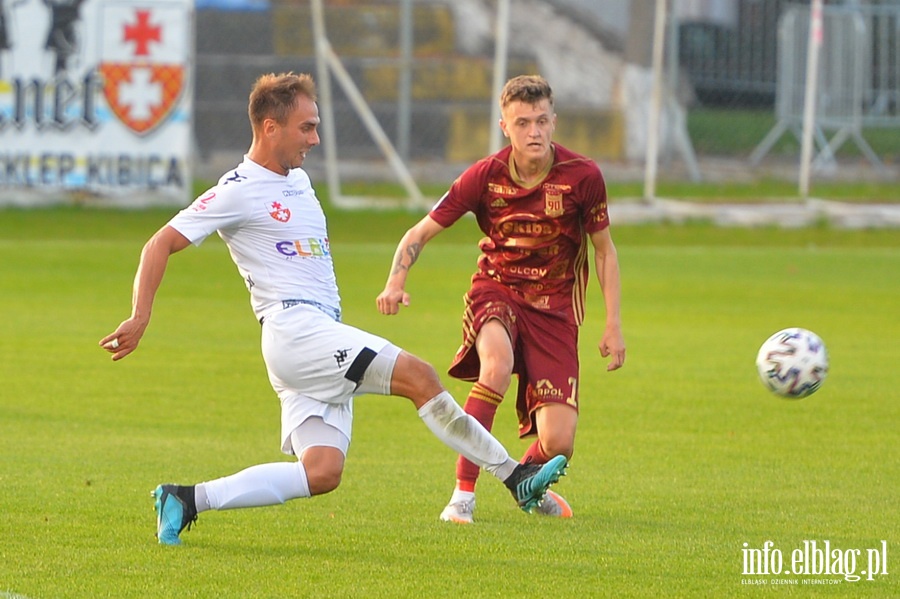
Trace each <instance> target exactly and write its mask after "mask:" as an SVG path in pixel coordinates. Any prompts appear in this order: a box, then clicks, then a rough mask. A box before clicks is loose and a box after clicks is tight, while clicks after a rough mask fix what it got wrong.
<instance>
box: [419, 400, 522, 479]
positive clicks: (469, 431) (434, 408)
mask: <svg viewBox="0 0 900 599" xmlns="http://www.w3.org/2000/svg"><path fill="white" fill-rule="evenodd" d="M419 417H420V418H421V419H422V420H423V421H424V422H425V424H426V425H427V426H428V428H429V429H431V432H432V433H434V434H435V435H436V436H437V438H438V439H440V440H441V441H443V442H444V444H445V445H447V446H449V447H450V448H451V449H453V450H454V451H456V453H458V454H460V455H462V456H463V457H464V458H466V459H467V460H469V461H470V462H472V463H474V464H478V465H479V466H481V467H482V468H484V469H485V470H487V471H488V472H490V473H491V474H493V475H494V476H496V477H497V478H499V479H500V480H506V479H507V478H509V475H510V474H512V471H513V470H515V468H516V466H518V464H519V463H518V462H516V461H515V460H513V459H512V458H510V457H509V453H508V452H507V451H506V449H505V448H504V447H503V445H501V444H500V442H499V441H497V439H495V438H494V436H493V435H491V433H489V432H488V431H487V429H485V428H484V427H483V426H482V425H481V423H480V422H478V421H477V420H475V419H474V418H472V417H471V416H470V415H468V414H466V413H465V412H463V410H462V408H460V407H459V404H458V403H456V400H454V399H453V396H451V395H450V393H448V392H447V391H442V392H441V393H440V394H438V395H436V396H435V397H432V398H431V399H429V400H428V401H427V402H425V404H424V405H423V406H422V407H421V408H419Z"/></svg>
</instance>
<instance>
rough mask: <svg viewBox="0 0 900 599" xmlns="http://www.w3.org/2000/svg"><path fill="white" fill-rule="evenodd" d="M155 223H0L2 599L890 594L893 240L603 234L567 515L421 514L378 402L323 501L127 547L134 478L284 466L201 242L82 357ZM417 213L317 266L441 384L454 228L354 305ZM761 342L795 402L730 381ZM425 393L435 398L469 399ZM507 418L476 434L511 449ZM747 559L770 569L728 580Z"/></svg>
mask: <svg viewBox="0 0 900 599" xmlns="http://www.w3.org/2000/svg"><path fill="white" fill-rule="evenodd" d="M170 212H171V211H169V212H167V211H164V210H152V211H143V212H112V211H99V210H98V211H94V210H78V209H54V210H38V211H31V212H23V211H16V210H7V211H3V212H0V264H2V267H0V271H2V277H0V313H2V314H3V318H2V320H0V382H2V385H0V414H2V418H0V459H2V463H3V468H2V470H0V482H2V483H3V484H2V487H0V488H2V493H0V530H2V532H3V536H2V542H0V598H3V599H7V598H11V597H24V598H28V599H50V598H60V599H62V598H70V597H71V598H83V597H116V598H131V597H148V596H151V597H152V596H162V595H174V596H184V597H240V598H256V597H260V598H262V597H266V598H269V597H317V598H318V597H322V598H325V597H410V596H416V597H507V596H534V597H539V596H547V597H549V596H553V597H573V598H574V597H578V598H582V597H731V596H753V597H756V596H761V597H767V596H772V595H774V594H777V595H778V596H802V597H819V596H821V597H835V596H854V597H855V596H860V597H891V596H898V595H900V569H898V568H900V562H898V560H897V556H898V555H900V546H898V542H900V514H898V510H897V491H898V488H900V444H898V433H897V430H898V425H897V423H898V416H900V403H898V402H900V395H898V393H900V392H898V389H900V375H898V369H897V364H898V363H900V344H898V341H897V340H898V339H900V318H898V315H900V312H898V308H897V298H898V297H900V235H898V234H897V232H896V231H855V232H854V231H836V230H830V229H826V228H810V229H803V230H799V231H793V230H780V229H753V230H733V229H716V228H712V227H709V226H705V225H686V226H683V227H669V226H660V225H654V226H639V227H615V225H614V229H613V236H614V239H615V240H616V242H617V245H618V248H619V252H620V261H621V266H622V277H623V320H624V328H625V336H626V341H627V343H628V357H627V360H626V365H625V368H624V369H622V370H621V371H619V372H616V373H607V372H605V360H603V359H601V358H600V356H599V354H598V352H597V350H596V349H595V348H596V343H597V341H598V340H599V336H600V331H601V325H602V322H603V314H602V303H601V301H600V293H599V287H598V285H597V283H596V281H595V280H592V283H591V287H590V290H589V317H588V322H587V323H586V325H585V326H584V327H583V329H582V335H581V348H580V350H581V360H582V381H581V399H582V412H581V420H580V427H579V433H578V442H577V448H576V455H575V457H574V459H573V461H572V465H571V468H570V476H568V477H566V478H564V479H563V480H562V481H561V482H560V484H559V485H558V486H557V487H556V488H557V489H558V491H559V492H561V493H562V494H564V495H565V496H566V497H567V498H568V499H569V501H570V502H571V503H572V505H573V508H574V510H575V514H576V517H575V518H574V519H572V520H570V521H553V520H550V519H542V518H540V517H537V516H529V515H526V514H523V513H521V512H519V511H518V510H517V509H515V507H514V505H513V502H512V500H511V498H510V497H509V495H508V492H507V491H506V490H505V489H504V488H503V487H502V485H500V484H499V483H498V482H497V481H495V480H493V479H492V478H491V477H490V476H484V477H482V481H481V483H480V484H479V495H478V510H477V512H476V517H477V524H476V525H474V526H470V527H459V526H453V525H449V524H446V523H442V522H439V521H438V518H437V516H438V514H439V512H440V510H441V509H442V507H443V506H444V504H445V502H446V500H447V498H448V497H449V494H450V491H451V489H452V486H453V473H454V471H453V468H454V459H455V456H454V455H453V454H452V453H451V451H450V450H448V449H447V448H445V447H444V446H443V445H441V444H440V443H439V442H438V441H437V440H436V439H435V438H434V437H432V436H431V435H430V434H429V433H428V431H427V430H426V428H425V427H424V426H423V425H422V424H421V422H420V421H419V419H418V418H417V416H416V414H415V412H414V411H413V410H412V409H411V406H410V405H409V404H408V402H407V401H406V400H401V399H398V398H381V397H372V396H369V397H362V398H359V399H358V400H357V402H356V423H355V427H354V439H353V444H352V446H351V450H350V455H349V459H348V463H347V468H346V472H345V475H344V480H343V484H342V485H341V487H340V488H339V489H338V490H337V491H336V492H334V493H332V494H329V495H325V496H321V497H316V498H313V499H310V500H297V501H294V502H290V503H288V504H286V505H284V506H279V507H274V508H265V509H251V510H238V511H230V512H218V513H207V514H203V515H201V518H200V520H199V522H198V523H197V524H196V525H195V526H194V528H193V530H191V531H190V532H186V533H184V535H183V538H184V542H185V544H184V545H183V546H182V547H178V548H169V547H160V546H158V545H157V544H156V541H155V539H154V536H153V535H154V531H155V518H154V513H153V509H152V500H151V498H150V495H149V493H150V491H151V490H152V489H153V488H154V487H155V486H156V485H157V484H158V483H160V482H168V481H174V482H196V481H200V480H207V479H210V478H215V477H217V476H220V475H225V474H230V473H232V472H235V471H237V470H239V469H242V468H244V467H245V466H248V465H251V464H255V463H260V462H266V461H275V460H281V459H286V458H285V456H282V455H281V454H280V453H279V451H278V447H279V439H278V435H279V431H278V428H279V426H278V402H277V399H276V398H275V396H274V393H273V392H272V391H271V389H270V388H269V385H268V383H267V381H266V376H265V368H264V366H263V363H262V359H261V357H260V355H259V348H258V343H259V330H258V329H259V326H258V324H257V323H256V322H255V320H254V319H253V316H252V314H251V312H250V309H249V305H248V298H247V295H246V291H245V290H244V288H243V285H242V282H241V280H240V278H239V277H238V275H237V273H236V270H235V269H234V266H233V265H232V264H231V261H230V260H229V258H228V256H227V253H226V251H225V248H224V246H223V245H222V244H221V243H220V242H219V241H217V240H213V239H211V240H209V241H208V242H206V243H205V244H204V245H203V246H202V247H200V248H199V249H194V248H191V249H188V250H186V251H185V252H182V253H181V254H179V255H177V256H175V257H174V258H173V259H172V261H171V262H170V266H169V272H168V275H167V278H166V280H165V281H164V283H163V287H162V289H161V290H160V293H159V296H158V298H157V304H156V307H155V310H154V316H153V321H152V323H151V325H150V328H149V329H148V331H147V334H146V336H145V338H144V341H143V343H142V345H141V347H140V348H139V349H138V351H137V352H136V353H135V354H133V355H131V356H129V357H128V358H126V359H125V360H124V361H122V362H120V363H115V364H114V363H112V362H111V361H110V360H109V358H108V356H107V354H106V353H105V352H103V351H101V350H100V349H99V348H98V347H97V341H98V340H99V339H100V337H102V336H103V335H104V334H106V333H107V332H109V331H111V330H113V328H114V327H115V326H116V325H117V324H118V323H119V322H120V321H121V320H122V319H123V318H125V317H126V316H127V315H128V313H129V310H130V294H131V291H130V287H131V281H132V277H133V274H134V269H135V266H136V264H137V259H138V253H139V251H140V248H141V246H142V244H143V242H144V241H145V239H146V238H147V237H148V236H149V235H150V234H151V233H152V232H153V231H154V230H156V228H158V227H159V226H160V225H161V224H162V223H164V222H165V220H166V219H167V218H168V216H169V214H170ZM415 218H416V217H415V216H412V215H410V214H406V213H400V212H398V213H378V214H373V213H362V214H344V213H337V212H331V213H330V217H329V221H330V228H331V237H332V249H333V252H334V256H335V262H336V267H337V273H338V279H339V282H340V284H341V290H342V295H343V299H344V308H345V320H346V321H347V322H349V323H351V324H354V325H357V326H360V327H362V328H366V329H368V330H371V331H373V332H376V333H379V334H382V335H385V336H386V337H388V338H390V339H392V340H393V341H394V342H396V343H397V344H399V345H401V346H403V347H405V348H407V349H409V350H411V351H413V352H415V353H417V354H419V355H421V356H423V357H425V358H426V359H428V360H430V361H432V362H433V363H434V364H436V365H437V367H438V369H439V370H440V371H443V370H444V368H445V367H446V365H447V363H448V362H449V360H450V358H451V356H452V354H453V352H454V351H455V349H456V347H457V345H458V343H459V339H460V332H459V321H460V316H461V311H462V301H461V297H462V294H463V293H464V292H465V290H466V287H467V283H468V279H469V276H470V275H471V272H472V271H473V268H474V260H475V257H476V251H475V247H474V242H475V240H476V239H477V237H478V236H477V234H476V233H475V232H474V228H475V227H474V223H472V222H463V223H460V224H459V225H458V226H457V227H455V228H454V229H451V230H449V231H447V233H445V234H444V235H442V236H441V237H439V238H438V239H436V240H435V241H433V242H432V243H431V244H430V245H429V247H428V248H427V249H426V251H425V252H424V253H423V256H422V258H421V259H420V261H419V263H418V264H417V265H416V268H415V271H414V273H413V275H412V277H411V281H410V285H409V291H410V292H411V293H412V298H413V304H412V306H411V307H410V308H408V309H405V310H403V311H402V313H401V314H400V315H399V316H396V317H392V318H388V317H384V316H381V315H379V314H377V312H376V310H375V305H374V299H375V296H376V295H377V293H378V292H379V291H380V290H381V288H382V285H383V282H384V278H385V277H386V275H387V271H388V268H389V265H390V260H391V256H392V253H393V249H394V247H395V243H396V241H397V240H398V239H399V236H400V235H401V234H402V232H403V231H404V230H405V228H406V227H408V226H409V225H410V224H411V223H412V222H413V220H414V219H415ZM787 326H803V327H806V328H809V329H812V330H813V331H815V332H817V333H818V334H819V335H821V336H822V338H823V339H824V340H825V343H826V345H827V346H828V349H829V352H830V357H831V372H830V375H829V377H828V379H827V380H826V381H825V384H824V385H823V387H822V389H821V390H820V391H819V392H818V393H816V394H815V395H813V396H811V397H809V398H807V399H804V400H802V401H796V402H790V401H785V400H781V399H777V398H776V397H774V396H772V395H770V394H768V392H766V391H765V390H764V388H763V387H762V385H761V384H760V383H759V382H758V381H757V379H756V373H755V368H754V364H753V362H754V358H755V355H756V350H757V348H758V347H759V345H760V344H761V343H762V341H763V340H765V339H766V337H768V336H769V334H771V333H772V332H774V331H776V330H778V329H780V328H784V327H787ZM445 381H446V383H447V385H448V386H449V388H450V390H451V391H452V392H453V393H454V395H455V396H456V397H457V399H458V400H460V401H462V400H463V398H464V396H465V394H466V392H467V389H468V386H467V385H466V384H462V383H459V382H456V381H453V380H451V379H449V378H445ZM510 397H511V394H510ZM511 404H512V402H511V400H508V401H507V402H506V403H504V404H503V405H502V406H501V408H500V411H499V413H498V415H497V419H496V426H495V433H496V434H497V435H498V437H499V438H500V439H501V440H502V441H503V442H504V443H505V444H506V445H507V447H508V448H510V450H511V451H512V453H513V454H514V455H516V456H518V455H520V453H521V452H522V451H524V449H525V447H526V446H527V445H526V442H523V441H520V440H518V439H517V438H516V436H515V416H514V411H513V407H512V405H511ZM767 541H771V542H772V544H771V545H769V548H770V551H769V552H768V553H766V554H765V556H766V557H765V565H767V566H769V565H771V566H772V571H774V565H776V564H775V562H774V559H772V558H773V557H774V556H776V555H779V554H780V555H781V556H782V558H783V562H782V565H781V568H780V571H781V573H780V574H771V573H770V574H768V575H765V574H758V573H757V572H759V571H761V568H760V567H759V566H760V564H759V563H756V564H755V566H754V568H755V569H753V568H751V570H753V571H752V572H748V571H747V570H748V568H747V562H746V560H747V556H748V555H752V556H761V555H763V554H762V548H763V547H764V546H765V545H764V544H765V543H766V542H767ZM809 541H815V542H816V543H817V544H818V545H817V547H823V546H824V543H825V542H826V541H827V542H829V544H830V545H829V547H830V548H831V550H832V551H833V550H837V549H839V550H840V556H841V559H840V560H839V561H835V562H834V564H830V565H833V567H832V571H836V570H839V569H840V570H841V571H842V574H833V573H832V574H815V573H814V572H815V568H813V569H811V570H810V569H809V568H807V571H809V572H810V573H805V572H804V571H803V570H802V568H800V567H799V566H802V563H801V564H800V565H799V566H797V565H795V564H794V563H793V562H792V556H793V555H795V552H796V551H800V552H801V553H800V555H801V556H802V550H803V548H804V547H807V548H808V547H810V545H809V543H808V542H809ZM883 542H884V543H883ZM804 543H806V545H804ZM745 544H746V546H745ZM882 548H886V549H882ZM750 550H759V553H751V552H750ZM857 550H858V551H859V552H860V553H859V558H858V562H857V563H855V564H854V566H855V569H854V571H855V573H856V574H860V573H861V571H862V570H866V569H867V568H868V565H867V561H866V558H867V556H868V555H871V553H867V550H876V551H878V552H879V556H881V554H882V553H884V554H885V555H884V556H883V557H884V558H885V559H884V562H883V563H884V564H885V565H886V570H887V574H883V573H879V574H877V575H873V576H868V575H862V580H860V581H858V582H850V581H848V580H847V576H846V574H849V569H850V568H849V566H850V561H849V557H851V556H855V555H857V554H855V553H853V552H854V551H857ZM776 551H777V553H776ZM831 561H834V560H831ZM878 563H881V562H878ZM808 566H809V563H808V562H807V567H808ZM792 568H793V569H796V570H798V572H799V573H797V574H794V573H786V571H788V570H789V571H791V572H793V571H794V570H793V569H792ZM869 577H871V578H872V580H868V579H867V578H869ZM772 587H777V588H772Z"/></svg>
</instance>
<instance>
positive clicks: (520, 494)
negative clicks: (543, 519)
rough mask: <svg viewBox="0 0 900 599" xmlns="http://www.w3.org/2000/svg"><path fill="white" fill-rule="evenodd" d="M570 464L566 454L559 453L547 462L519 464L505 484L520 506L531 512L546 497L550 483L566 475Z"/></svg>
mask: <svg viewBox="0 0 900 599" xmlns="http://www.w3.org/2000/svg"><path fill="white" fill-rule="evenodd" d="M568 465H569V462H568V460H567V459H566V456H564V455H558V456H556V457H555V458H552V459H551V460H550V461H549V462H547V463H546V464H519V465H518V466H516V469H515V470H513V473H512V474H511V475H510V476H509V478H507V479H506V480H504V481H503V484H505V485H506V488H508V489H509V490H510V492H512V494H513V497H515V498H516V502H517V503H518V504H519V507H520V508H521V509H522V510H524V511H526V512H530V511H531V510H533V509H534V508H536V507H537V506H538V505H539V504H540V502H541V501H542V500H543V499H544V495H545V494H546V493H547V489H549V488H550V485H552V484H553V483H555V482H556V481H558V480H559V477H560V476H565V474H566V467H567V466H568Z"/></svg>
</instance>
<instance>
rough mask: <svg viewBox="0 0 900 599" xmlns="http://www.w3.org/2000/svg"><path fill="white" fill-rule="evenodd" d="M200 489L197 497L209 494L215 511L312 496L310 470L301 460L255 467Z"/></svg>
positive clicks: (211, 482) (211, 507)
mask: <svg viewBox="0 0 900 599" xmlns="http://www.w3.org/2000/svg"><path fill="white" fill-rule="evenodd" d="M197 489H199V493H197V494H201V493H202V494H205V495H206V497H207V499H208V501H209V507H210V509H214V510H231V509H235V508H242V507H262V506H266V505H277V504H280V503H284V502H285V501H288V500H289V499H297V498H299V497H309V496H310V493H309V482H308V480H307V478H306V469H305V468H304V467H303V464H302V463H301V462H299V461H297V462H274V463H272V464H259V465H257V466H251V467H249V468H247V469H246V470H241V471H240V472H238V473H237V474H232V475H231V476H225V477H222V478H217V479H216V480H211V481H209V482H205V483H200V484H199V485H197ZM195 492H196V491H195Z"/></svg>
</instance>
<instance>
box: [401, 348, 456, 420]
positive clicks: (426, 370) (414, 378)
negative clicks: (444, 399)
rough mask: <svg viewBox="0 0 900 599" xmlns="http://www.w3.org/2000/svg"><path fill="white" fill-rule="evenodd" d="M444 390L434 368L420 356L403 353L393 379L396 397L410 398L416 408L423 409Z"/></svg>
mask: <svg viewBox="0 0 900 599" xmlns="http://www.w3.org/2000/svg"><path fill="white" fill-rule="evenodd" d="M443 390H444V387H443V385H441V379H440V377H438V374H437V371H436V370H435V369H434V366H432V365H431V364H429V363H428V362H426V361H425V360H423V359H421V358H419V357H418V356H414V355H412V354H410V353H408V352H401V354H400V356H398V357H397V364H396V366H395V367H394V374H393V377H392V379H391V392H392V393H393V394H394V395H399V396H401V397H406V398H409V399H411V400H412V402H413V403H414V404H415V405H416V407H421V406H422V404H424V403H425V402H426V401H428V400H429V399H431V398H432V397H434V396H435V395H437V394H438V393H440V392H441V391H443Z"/></svg>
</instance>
